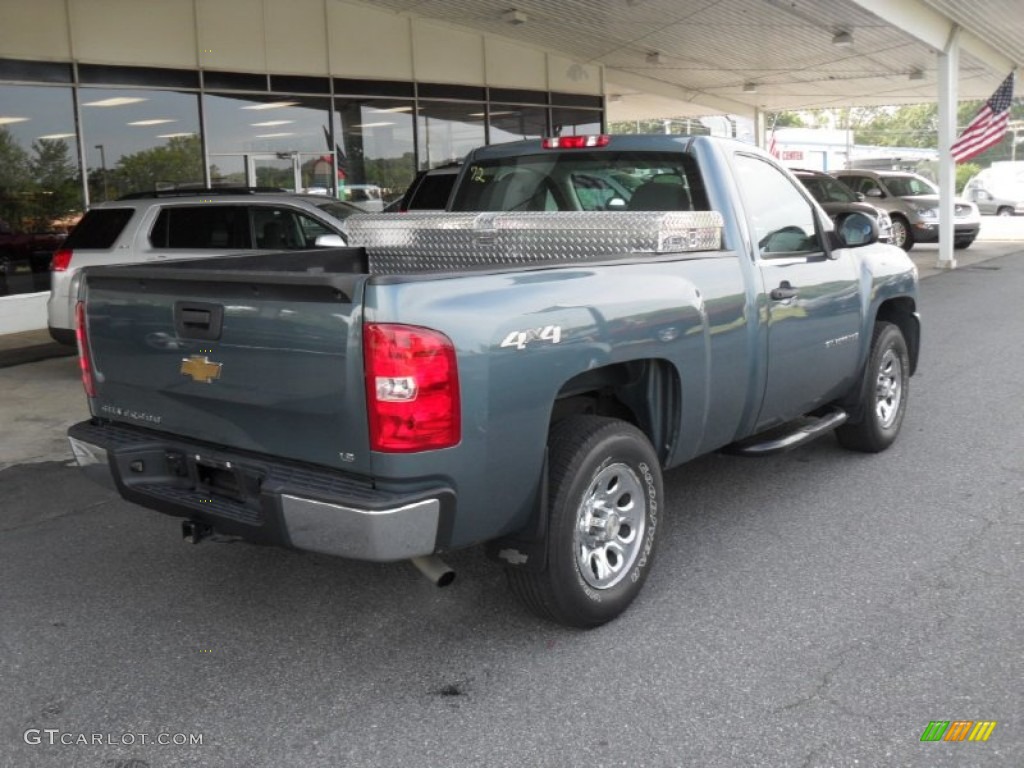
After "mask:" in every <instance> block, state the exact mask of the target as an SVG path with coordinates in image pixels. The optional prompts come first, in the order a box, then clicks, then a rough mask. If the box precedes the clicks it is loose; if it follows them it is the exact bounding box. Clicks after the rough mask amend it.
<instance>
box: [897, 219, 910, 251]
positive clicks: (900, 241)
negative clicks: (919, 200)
mask: <svg viewBox="0 0 1024 768" xmlns="http://www.w3.org/2000/svg"><path fill="white" fill-rule="evenodd" d="M892 244H893V245H895V246H898V247H900V248H902V249H903V250H904V251H909V250H910V249H911V248H913V247H914V233H913V232H912V231H911V229H910V224H908V223H907V220H906V219H904V218H903V217H902V216H893V217H892Z"/></svg>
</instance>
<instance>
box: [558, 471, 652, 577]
mask: <svg viewBox="0 0 1024 768" xmlns="http://www.w3.org/2000/svg"><path fill="white" fill-rule="evenodd" d="M646 526H647V497H646V496H645V494H644V487H643V484H642V483H641V482H640V478H639V477H638V476H637V474H636V473H635V472H634V471H633V470H632V469H630V468H629V467H628V466H626V465H625V464H611V465H609V466H607V467H605V468H604V469H602V470H601V471H600V472H599V473H598V474H597V477H595V478H594V480H593V482H591V483H590V487H589V488H587V492H586V493H585V494H584V495H583V502H582V503H581V504H580V506H579V509H578V510H577V512H576V531H575V534H574V536H573V546H574V548H575V551H576V566H577V567H578V568H579V571H580V575H581V576H582V577H583V580H584V581H585V582H586V583H587V584H588V585H589V586H591V587H593V588H594V589H610V588H611V587H614V586H615V585H616V584H618V583H619V582H620V581H622V580H623V579H624V578H625V577H626V574H627V573H629V571H630V569H631V568H632V567H633V564H634V563H635V562H636V559H637V556H638V555H639V554H640V548H641V544H642V542H643V539H644V530H645V528H646Z"/></svg>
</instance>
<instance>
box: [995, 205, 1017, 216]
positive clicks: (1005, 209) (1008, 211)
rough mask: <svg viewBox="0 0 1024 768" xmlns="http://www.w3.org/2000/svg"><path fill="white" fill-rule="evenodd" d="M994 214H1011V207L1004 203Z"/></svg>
mask: <svg viewBox="0 0 1024 768" xmlns="http://www.w3.org/2000/svg"><path fill="white" fill-rule="evenodd" d="M996 216H1013V208H1011V207H1010V206H1008V205H1004V206H1002V207H1000V209H999V210H998V211H996Z"/></svg>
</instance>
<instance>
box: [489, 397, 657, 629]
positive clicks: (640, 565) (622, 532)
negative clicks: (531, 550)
mask: <svg viewBox="0 0 1024 768" xmlns="http://www.w3.org/2000/svg"><path fill="white" fill-rule="evenodd" d="M548 476H549V490H548V516H549V517H548V530H547V537H546V540H545V542H544V546H545V548H546V550H547V561H548V564H547V568H546V569H545V570H544V571H542V572H540V573H535V572H532V571H528V570H525V569H519V568H509V570H508V579H509V585H510V587H511V589H512V591H513V592H514V593H515V594H516V595H518V596H519V597H520V598H521V599H522V600H523V602H524V603H526V605H527V606H528V607H529V608H530V609H531V610H533V611H534V612H535V613H536V614H538V615H539V616H541V617H542V618H546V619H550V620H552V621H556V622H558V623H560V624H565V625H567V626H572V627H595V626H598V625H600V624H604V623H605V622H608V621H611V620H612V619H614V618H615V617H616V616H618V615H619V614H620V613H622V612H623V611H624V610H626V608H627V607H628V606H629V604H630V603H632V602H633V599H634V598H635V597H636V596H637V594H639V592H640V589H641V588H642V587H643V583H644V581H645V580H646V578H647V573H648V571H649V570H650V566H651V561H652V557H653V554H654V542H655V538H656V534H657V532H658V528H659V527H660V522H661V519H660V513H661V495H662V481H661V470H660V468H659V464H658V457H657V456H656V455H655V453H654V449H653V448H652V447H651V444H650V442H649V441H648V440H647V438H646V437H645V436H644V434H643V433H642V432H640V430H638V429H637V428H636V427H634V426H633V425H631V424H628V423H626V422H624V421H620V420H618V419H609V418H604V417H598V416H576V417H572V418H568V419H566V420H564V421H562V422H559V423H558V424H556V425H555V426H554V427H553V428H552V430H551V435H550V437H549V439H548Z"/></svg>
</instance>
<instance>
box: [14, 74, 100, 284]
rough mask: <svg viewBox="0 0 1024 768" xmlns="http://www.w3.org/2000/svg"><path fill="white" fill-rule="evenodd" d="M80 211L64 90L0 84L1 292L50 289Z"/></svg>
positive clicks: (71, 129) (70, 121) (71, 117)
mask: <svg viewBox="0 0 1024 768" xmlns="http://www.w3.org/2000/svg"><path fill="white" fill-rule="evenodd" d="M81 213H82V195H81V182H80V174H79V166H78V142H77V141H76V140H75V120H74V107H73V104H72V99H71V89H70V88H60V87H42V86H22V85H0V296H7V295H11V294H15V293H33V292H36V291H46V290H49V287H50V273H49V266H50V257H51V255H52V254H53V251H54V250H55V249H56V248H57V247H59V245H60V243H61V242H62V240H63V237H64V235H65V234H66V233H67V231H68V229H69V228H70V227H71V226H73V225H74V224H75V222H76V221H77V220H78V218H79V217H80V216H81Z"/></svg>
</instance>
